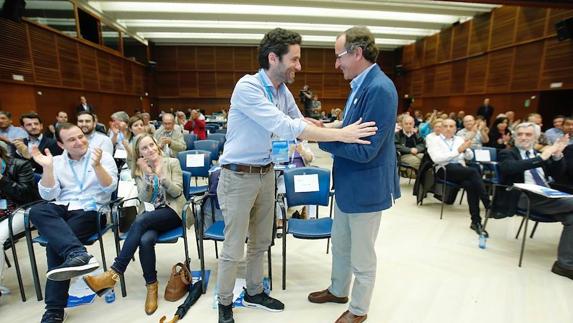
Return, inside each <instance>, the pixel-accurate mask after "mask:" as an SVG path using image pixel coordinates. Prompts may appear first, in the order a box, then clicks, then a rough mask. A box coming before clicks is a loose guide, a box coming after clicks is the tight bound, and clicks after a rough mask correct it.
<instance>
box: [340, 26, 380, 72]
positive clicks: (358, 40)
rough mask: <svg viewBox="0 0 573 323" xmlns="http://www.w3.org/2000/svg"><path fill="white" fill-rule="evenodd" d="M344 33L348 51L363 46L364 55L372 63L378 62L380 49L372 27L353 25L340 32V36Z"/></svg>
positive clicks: (345, 45) (345, 46)
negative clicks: (371, 29)
mask: <svg viewBox="0 0 573 323" xmlns="http://www.w3.org/2000/svg"><path fill="white" fill-rule="evenodd" d="M342 35H346V39H345V44H344V48H345V49H346V50H347V51H348V52H354V51H355V50H356V49H357V48H358V47H360V48H362V56H364V58H365V59H366V60H367V61H369V62H370V63H376V59H377V58H378V53H379V50H378V48H377V47H376V42H375V39H374V35H373V34H372V32H370V29H368V28H366V27H362V26H358V27H352V28H350V29H347V30H346V31H345V32H343V33H342V34H340V36H342ZM340 36H338V37H340Z"/></svg>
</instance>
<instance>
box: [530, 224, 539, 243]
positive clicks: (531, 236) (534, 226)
mask: <svg viewBox="0 0 573 323" xmlns="http://www.w3.org/2000/svg"><path fill="white" fill-rule="evenodd" d="M538 224H539V221H535V224H534V225H533V230H531V234H530V235H529V238H530V239H533V235H534V234H535V230H537V225H538Z"/></svg>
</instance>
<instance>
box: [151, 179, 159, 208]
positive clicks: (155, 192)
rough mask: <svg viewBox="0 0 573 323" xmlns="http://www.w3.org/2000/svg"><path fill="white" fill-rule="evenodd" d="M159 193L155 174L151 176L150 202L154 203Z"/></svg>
mask: <svg viewBox="0 0 573 323" xmlns="http://www.w3.org/2000/svg"><path fill="white" fill-rule="evenodd" d="M157 195H159V179H158V178H157V175H154V176H153V193H152V194H151V203H155V199H156V198H157Z"/></svg>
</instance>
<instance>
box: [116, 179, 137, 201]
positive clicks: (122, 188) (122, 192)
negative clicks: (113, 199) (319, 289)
mask: <svg viewBox="0 0 573 323" xmlns="http://www.w3.org/2000/svg"><path fill="white" fill-rule="evenodd" d="M134 187H135V181H119V182H118V185H117V197H124V198H125V197H127V196H128V195H129V194H130V192H131V190H132V189H133V188H134Z"/></svg>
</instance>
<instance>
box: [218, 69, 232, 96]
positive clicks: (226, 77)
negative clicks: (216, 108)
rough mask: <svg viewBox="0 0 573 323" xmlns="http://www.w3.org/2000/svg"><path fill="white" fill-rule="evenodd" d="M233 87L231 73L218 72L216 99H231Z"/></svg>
mask: <svg viewBox="0 0 573 323" xmlns="http://www.w3.org/2000/svg"><path fill="white" fill-rule="evenodd" d="M234 87H235V80H234V78H233V72H218V73H217V86H216V89H217V90H216V91H217V92H216V97H229V98H230V97H231V94H233V88H234Z"/></svg>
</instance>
